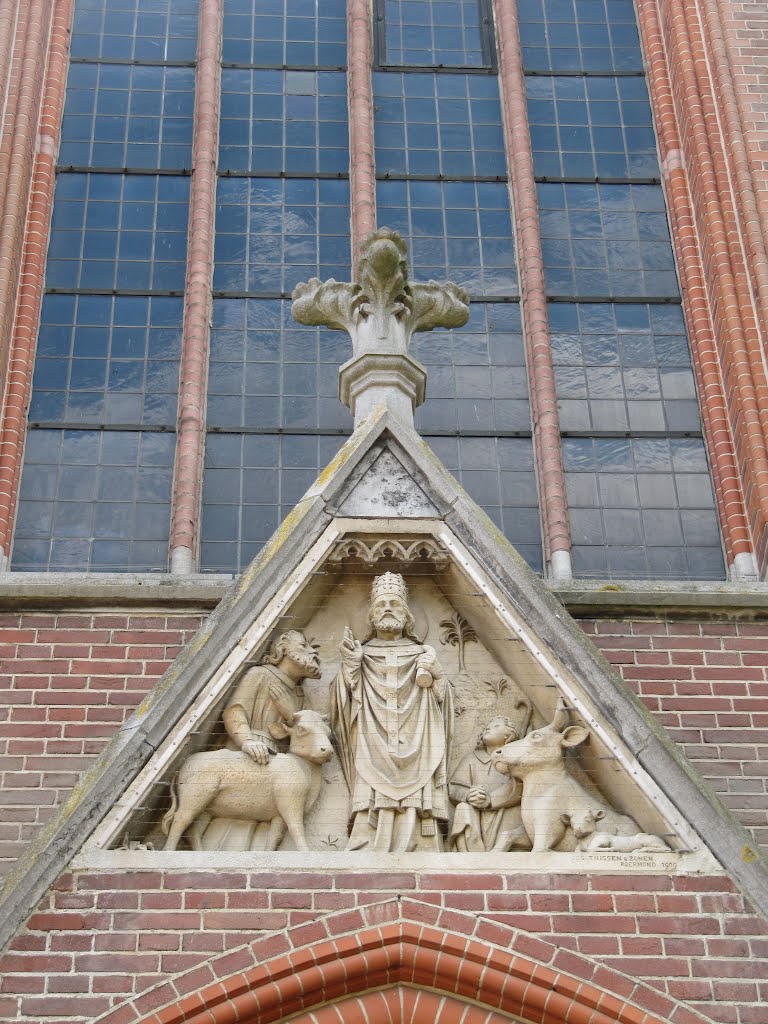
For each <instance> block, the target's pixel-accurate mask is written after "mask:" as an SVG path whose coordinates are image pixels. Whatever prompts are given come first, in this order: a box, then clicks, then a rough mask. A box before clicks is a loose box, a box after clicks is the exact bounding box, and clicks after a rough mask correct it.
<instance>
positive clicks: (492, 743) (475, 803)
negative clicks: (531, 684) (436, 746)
mask: <svg viewBox="0 0 768 1024" xmlns="http://www.w3.org/2000/svg"><path fill="white" fill-rule="evenodd" d="M525 707H526V713H525V718H524V720H523V722H522V724H521V725H515V724H514V723H513V722H512V720H511V719H510V718H507V717H506V716H497V717H496V718H492V719H491V720H490V721H489V722H488V723H487V725H486V726H485V728H484V729H483V731H482V732H481V733H480V736H479V737H478V741H477V746H476V747H475V749H474V750H473V751H472V752H471V753H469V754H467V755H466V757H464V758H463V760H462V761H461V763H460V764H459V766H458V768H457V769H456V771H455V772H454V773H453V775H452V776H451V781H450V785H449V793H450V796H451V800H452V801H453V802H454V803H455V804H456V809H455V811H454V814H453V824H452V826H451V836H450V844H451V846H452V847H453V848H454V849H456V850H458V851H459V852H461V853H484V852H486V851H489V850H494V851H499V852H506V851H508V850H512V849H520V850H530V848H531V843H530V840H529V839H528V834H527V832H526V831H525V827H524V825H523V819H522V813H521V811H520V798H521V796H522V791H523V787H522V785H521V783H520V782H519V781H518V780H517V779H515V778H511V777H509V776H505V775H502V773H501V772H499V771H497V770H496V767H495V765H494V764H493V761H492V756H493V754H494V753H495V752H496V751H497V750H499V749H500V748H501V747H503V746H505V745H506V744H507V743H510V742H511V741H512V740H516V739H518V737H519V736H524V735H525V731H526V728H527V725H528V721H529V720H530V715H531V707H530V704H527V705H525Z"/></svg>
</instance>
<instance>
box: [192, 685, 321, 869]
mask: <svg viewBox="0 0 768 1024" xmlns="http://www.w3.org/2000/svg"><path fill="white" fill-rule="evenodd" d="M271 685H273V686H274V685H276V686H277V688H278V691H279V694H280V699H281V703H284V705H285V706H286V708H288V707H290V708H291V709H292V710H293V711H294V712H296V711H301V710H302V708H303V707H304V691H303V690H302V688H301V686H300V685H299V684H298V683H295V682H294V681H293V680H292V679H290V678H289V677H288V676H287V675H286V674H285V673H284V672H281V671H280V669H279V668H277V666H276V665H257V666H254V667H253V668H249V669H248V670H247V671H246V672H245V673H244V674H243V677H242V679H241V680H240V682H239V683H238V684H237V686H236V687H235V691H234V693H233V694H232V697H231V698H230V701H229V704H228V705H227V707H226V710H225V718H226V725H227V731H228V732H229V736H230V738H229V740H228V741H227V749H228V750H239V749H240V747H242V745H243V743H245V742H246V740H257V741H258V742H260V743H264V744H265V746H266V747H267V749H268V750H269V753H270V755H271V754H276V753H279V752H280V751H283V750H286V749H287V742H286V741H285V740H276V739H275V738H274V737H273V736H272V734H271V733H270V731H269V727H270V725H274V724H275V723H276V722H280V721H282V720H283V714H282V712H281V710H280V709H279V708H278V706H277V704H276V702H275V699H274V697H273V696H272V694H271V692H270V686H271ZM240 756H241V757H248V755H247V754H241V755H240ZM268 831H269V825H268V824H267V823H261V824H255V823H252V822H248V821H241V820H238V819H235V818H213V819H212V820H211V821H210V824H208V825H207V827H205V831H204V832H203V834H202V839H201V842H202V847H203V849H204V850H261V849H265V848H266V847H265V840H266V837H267V833H268Z"/></svg>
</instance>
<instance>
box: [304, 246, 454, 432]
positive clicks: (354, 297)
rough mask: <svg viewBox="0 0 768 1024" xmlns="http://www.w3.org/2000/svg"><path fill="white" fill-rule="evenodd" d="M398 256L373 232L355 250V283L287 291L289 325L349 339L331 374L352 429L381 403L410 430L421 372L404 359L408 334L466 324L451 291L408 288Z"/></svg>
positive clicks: (421, 391)
mask: <svg viewBox="0 0 768 1024" xmlns="http://www.w3.org/2000/svg"><path fill="white" fill-rule="evenodd" d="M406 252H407V246H406V244H405V242H404V241H403V239H402V238H401V237H400V235H399V234H398V233H397V232H396V231H390V229H389V228H380V229H379V230H378V231H375V232H372V233H371V234H370V235H369V236H368V238H367V239H366V240H365V242H364V243H363V244H362V246H361V247H360V261H359V263H358V271H357V273H358V282H356V283H349V284H346V283H343V282H339V281H334V280H333V278H331V279H330V280H329V281H320V280H319V279H318V278H316V277H313V278H312V279H311V280H310V281H307V282H305V283H303V284H299V285H297V286H296V288H295V289H294V291H293V310H292V311H293V318H294V320H298V322H299V323H300V324H307V325H309V326H313V327H331V328H333V329H334V330H345V331H348V332H349V336H350V337H351V338H352V353H353V354H352V358H351V359H350V360H349V361H348V362H346V363H344V365H343V366H342V367H341V369H340V370H339V397H340V399H341V401H342V402H343V403H344V404H345V405H346V406H347V407H348V408H349V409H350V411H351V412H352V414H353V416H354V417H355V426H357V425H358V424H359V423H360V422H361V421H362V420H363V419H365V417H366V416H368V414H369V413H370V412H372V411H373V409H374V408H375V407H376V406H377V405H379V404H381V403H382V402H383V403H384V404H386V405H387V406H388V407H389V408H390V409H391V410H392V411H393V412H395V413H397V414H398V416H400V418H401V419H404V420H405V421H406V422H407V423H410V424H412V423H413V410H414V409H415V408H416V407H417V406H419V405H421V403H422V402H423V401H424V397H425V384H426V379H427V373H426V370H425V369H424V367H423V366H422V365H421V364H420V363H418V362H417V361H416V360H415V359H414V358H413V357H412V356H410V355H409V354H408V345H409V342H410V340H411V335H412V334H413V333H414V331H431V330H432V329H433V328H434V327H462V326H463V325H464V324H465V323H466V322H467V320H468V319H469V306H468V303H469V297H468V295H467V294H466V292H465V291H464V290H463V289H462V288H459V287H458V286H457V285H455V284H451V283H450V282H448V283H446V284H438V283H437V282H436V281H429V282H427V284H409V283H408V265H407V262H406V258H405V257H406Z"/></svg>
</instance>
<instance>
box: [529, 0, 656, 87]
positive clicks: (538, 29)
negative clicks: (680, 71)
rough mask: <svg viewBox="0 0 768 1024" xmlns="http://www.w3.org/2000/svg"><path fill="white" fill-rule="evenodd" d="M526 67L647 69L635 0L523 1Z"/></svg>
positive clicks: (543, 69)
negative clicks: (636, 17)
mask: <svg viewBox="0 0 768 1024" xmlns="http://www.w3.org/2000/svg"><path fill="white" fill-rule="evenodd" d="M518 12H519V18H520V41H521V43H522V49H523V65H524V67H525V69H526V71H554V72H558V71H561V72H562V71H642V69H643V58H642V54H641V52H640V39H639V36H638V32H637V22H636V19H635V9H634V5H633V3H632V0H520V3H519V4H518Z"/></svg>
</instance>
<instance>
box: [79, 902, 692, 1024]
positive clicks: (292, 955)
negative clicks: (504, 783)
mask: <svg viewBox="0 0 768 1024" xmlns="http://www.w3.org/2000/svg"><path fill="white" fill-rule="evenodd" d="M534 957H535V958H534ZM562 958H565V961H567V970H565V969H561V967H560V965H561V962H563V960H562ZM249 965H250V966H249ZM235 966H236V967H237V969H236V970H234V971H233V967H235ZM401 989H403V990H405V989H407V990H408V992H409V993H410V992H416V993H419V992H424V991H426V990H431V992H433V993H436V994H437V995H438V996H439V997H440V998H441V999H442V1000H443V1003H442V1004H441V1005H447V1004H448V1001H449V1000H452V1001H453V1002H454V1003H460V1004H462V1006H463V1007H464V1008H466V1006H467V1004H468V1003H471V1004H474V1006H476V1007H479V1008H480V1010H481V1011H482V1013H481V1015H480V1016H475V1014H474V1013H473V1014H472V1015H471V1016H470V1017H469V1018H468V1019H467V1021H465V1022H464V1024H469V1022H471V1024H501V1022H503V1021H508V1020H510V1019H512V1020H520V1021H523V1022H526V1024H705V1020H704V1018H702V1017H701V1016H700V1015H699V1014H698V1013H696V1012H695V1011H693V1010H691V1009H690V1008H689V1007H686V1006H684V1005H683V1004H681V1003H678V1002H677V1001H676V1000H673V999H670V998H669V997H667V996H666V995H664V994H663V993H661V992H658V991H657V990H655V989H652V988H651V987H650V986H648V985H645V984H644V983H641V982H636V981H634V980H632V979H630V978H627V977H626V976H625V975H621V974H618V973H617V972H614V971H612V970H610V969H608V968H606V967H604V966H601V965H598V964H596V963H595V962H594V961H592V960H590V959H589V958H587V957H582V956H579V955H578V954H575V953H572V952H571V951H565V950H561V949H558V947H556V946H553V945H551V944H550V943H547V942H544V941H542V940H540V939H538V938H535V937H533V936H531V935H529V934H528V933H526V932H522V931H517V930H515V929H513V928H509V927H507V926H505V925H500V924H496V923H495V922H492V921H488V920H484V919H482V918H478V917H476V916H475V915H472V914H468V913H464V912H461V911H455V910H447V909H441V908H439V907H435V906H433V905H431V904H423V903H418V902H417V901H415V900H408V899H402V900H391V901H388V902H385V903H380V904H374V905H371V906H368V907H365V908H361V909H360V910H355V911H340V912H339V913H337V914H331V915H329V916H328V917H326V918H324V919H322V920H320V921H315V922H311V923H310V924H305V925H297V926H296V927H295V928H292V929H288V930H287V931H285V932H280V933H276V934H273V935H272V936H269V937H267V938H265V939H260V940H258V941H256V942H254V943H253V944H252V945H250V946H244V947H241V948H240V949H239V950H234V951H229V952H228V953H225V954H224V955H223V956H221V957H220V958H218V960H213V961H210V962H209V963H207V964H205V965H201V966H200V967H197V968H194V969H193V970H191V971H189V972H187V973H186V974H182V975H179V976H178V977H177V978H175V979H171V980H168V981H166V982H164V983H162V984H161V985H160V986H157V987H155V988H153V989H151V990H149V991H148V992H146V993H144V994H143V995H141V996H138V997H136V998H134V999H133V1000H131V1001H130V1002H128V1003H123V1004H121V1005H120V1006H118V1007H116V1008H115V1009H114V1010H112V1011H110V1013H108V1014H106V1015H104V1016H103V1017H100V1018H98V1021H97V1022H96V1024H234V1022H238V1024H270V1022H278V1021H282V1020H285V1019H286V1018H292V1019H293V1020H294V1021H295V1020H299V1021H301V1024H340V1022H341V1021H342V1020H343V1018H342V1017H340V1016H339V1014H338V1013H336V1010H333V1012H331V1008H332V1007H334V1006H335V1007H336V1008H341V1007H342V1006H343V1005H344V1003H345V1002H346V1006H347V1007H351V1005H352V1004H351V1002H350V1000H354V999H364V1000H368V999H370V1000H372V1004H371V1005H372V1006H373V1005H375V1002H376V1000H379V997H378V995H376V991H377V990H378V991H379V992H381V991H392V992H393V993H394V992H395V990H397V991H399V990H401ZM397 998H398V1000H399V999H400V996H399V995H398V996H397ZM413 998H414V997H412V996H410V995H409V996H408V1000H409V1001H411V1000H412V999H413ZM424 1000H425V1001H424V1005H425V1007H426V1004H427V1002H428V1000H427V999H426V997H424ZM379 1002H380V1000H379ZM359 1005H360V1004H359V1003H358V1006H359ZM409 1005H410V1002H409ZM326 1010H328V1012H327V1013H326V1012H325V1011H326ZM321 1011H322V1012H321ZM446 1012H447V1011H446ZM334 1014H335V1016H334ZM296 1015H301V1016H298V1017H297V1016H296ZM357 1019H364V1018H357ZM371 1019H373V1018H371ZM376 1019H382V1020H386V1019H387V1018H386V1017H385V1016H383V1017H380V1018H378V1017H377V1018H376ZM392 1019H393V1020H396V1021H397V1024H400V1021H399V1019H398V1018H392ZM403 1019H404V1021H405V1022H406V1024H416V1018H415V1017H410V1018H409V1017H407V1016H406V1017H405V1018H403ZM419 1019H428V1020H429V1021H430V1024H432V1022H435V1024H453V1020H454V1018H452V1017H451V1016H446V1017H445V1019H442V1018H438V1017H435V1016H432V1017H430V1018H423V1017H422V1015H421V1014H419ZM457 1019H460V1018H457Z"/></svg>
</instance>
